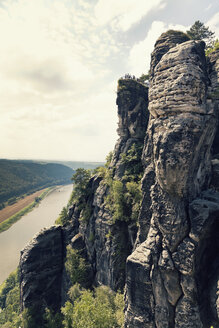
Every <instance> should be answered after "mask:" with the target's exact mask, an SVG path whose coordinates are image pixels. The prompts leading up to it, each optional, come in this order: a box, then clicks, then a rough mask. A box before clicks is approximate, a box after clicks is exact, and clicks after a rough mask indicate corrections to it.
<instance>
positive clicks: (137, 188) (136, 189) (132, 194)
mask: <svg viewBox="0 0 219 328" xmlns="http://www.w3.org/2000/svg"><path fill="white" fill-rule="evenodd" d="M126 190H127V192H126V194H125V198H126V202H127V204H128V205H129V206H130V207H131V219H132V220H134V221H137V219H138V214H139V211H140V207H141V200H142V191H141V184H140V182H138V183H137V182H135V181H130V182H127V183H126Z"/></svg>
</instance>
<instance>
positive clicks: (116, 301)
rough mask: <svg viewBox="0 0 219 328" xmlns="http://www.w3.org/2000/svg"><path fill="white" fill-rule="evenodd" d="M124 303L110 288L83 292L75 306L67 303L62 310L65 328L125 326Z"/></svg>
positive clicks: (117, 327)
mask: <svg viewBox="0 0 219 328" xmlns="http://www.w3.org/2000/svg"><path fill="white" fill-rule="evenodd" d="M123 308H124V301H123V296H122V295H121V294H119V293H118V294H115V293H114V292H113V291H112V290H110V289H109V288H108V287H98V288H96V289H95V291H94V292H92V291H89V290H84V291H82V293H81V295H80V297H79V298H78V299H76V300H75V302H74V304H72V303H71V302H70V301H67V302H66V304H65V306H64V307H63V308H62V313H63V315H64V321H63V325H64V327H65V328H73V327H74V328H84V327H86V328H112V327H114V328H119V327H122V326H123Z"/></svg>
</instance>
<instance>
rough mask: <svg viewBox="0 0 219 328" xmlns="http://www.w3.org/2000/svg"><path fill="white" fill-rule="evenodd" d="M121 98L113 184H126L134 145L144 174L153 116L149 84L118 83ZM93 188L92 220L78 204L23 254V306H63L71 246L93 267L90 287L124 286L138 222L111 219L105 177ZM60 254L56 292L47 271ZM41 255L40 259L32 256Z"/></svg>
mask: <svg viewBox="0 0 219 328" xmlns="http://www.w3.org/2000/svg"><path fill="white" fill-rule="evenodd" d="M117 95H118V96H117V105H118V116H119V125H118V134H119V140H118V142H117V144H116V146H115V150H114V152H113V157H112V160H111V163H110V166H109V172H110V176H111V180H112V182H113V181H115V180H116V181H122V178H123V176H124V173H125V172H126V169H127V166H128V164H127V163H125V162H124V161H123V160H122V157H121V154H123V155H126V154H128V153H129V151H130V149H132V146H133V145H134V146H135V147H137V149H139V150H140V153H139V154H138V156H137V158H135V160H134V164H135V166H137V167H139V168H140V169H139V170H140V171H143V167H142V164H141V153H142V149H143V144H144V136H145V132H146V128H147V123H148V116H149V112H148V110H147V106H148V88H147V87H146V86H145V85H144V84H141V83H139V82H137V81H135V80H129V79H121V80H119V81H118V92H117ZM122 183H123V182H122ZM88 187H89V189H90V190H91V192H90V193H89V196H88V197H87V200H86V202H87V204H88V206H89V208H90V217H89V219H88V220H86V221H85V220H83V218H82V216H83V213H82V210H81V209H80V206H79V204H75V205H73V207H71V208H70V210H69V219H70V224H69V225H67V226H65V227H58V228H56V229H55V228H51V229H52V230H51V229H48V230H46V231H42V232H41V233H40V234H39V235H38V236H37V237H36V238H35V239H34V240H33V241H31V242H30V244H29V245H28V246H27V247H26V248H25V249H24V250H23V251H22V254H21V261H20V268H21V272H22V274H21V301H22V306H23V308H25V307H29V306H30V304H36V303H37V302H41V304H45V306H50V307H51V305H52V307H53V308H54V309H57V308H58V307H59V306H60V304H61V303H62V304H63V303H64V301H65V300H66V293H67V291H68V288H69V286H70V281H69V277H68V276H67V273H66V271H65V269H64V259H65V254H66V247H67V246H68V245H70V246H71V247H72V248H73V249H79V250H80V252H82V253H83V256H84V258H85V259H86V261H87V262H88V263H89V265H90V268H91V275H90V277H89V279H90V282H88V285H100V284H104V285H108V286H110V287H111V288H112V289H114V290H117V289H123V288H124V285H125V263H126V259H127V257H128V255H130V254H131V251H132V249H133V246H134V242H135V239H136V233H137V226H136V222H135V221H133V220H131V219H130V220H129V219H128V220H123V218H121V219H120V220H116V221H115V220H114V219H113V218H112V211H111V210H110V209H109V207H108V206H107V205H106V201H105V200H106V197H107V195H109V192H110V190H109V189H110V187H109V185H108V184H107V183H106V182H105V181H104V180H103V179H102V178H101V177H99V176H98V175H95V176H94V177H92V178H91V180H90V181H89V186H88ZM54 229H55V231H54ZM53 234H55V235H56V237H57V238H58V236H57V234H59V238H60V239H59V241H58V240H57V243H56V244H55V245H54V243H53V237H52V235H53ZM50 236H51V238H50ZM56 252H57V263H56V266H57V270H54V272H53V278H54V281H55V280H56V281H58V283H57V286H56V288H54V286H53V285H52V284H51V285H50V278H51V277H50V271H49V270H48V268H49V267H50V266H51V267H54V263H53V261H54V260H55V257H54V258H53V256H52V254H55V253H56ZM38 253H39V256H38V258H37V256H36V257H34V256H33V255H32V254H38ZM59 254H60V258H59V256H58V255H59ZM61 254H62V256H61ZM42 259H43V260H42ZM40 277H42V279H43V281H44V284H42V281H41V278H40ZM60 281H61V284H60ZM33 284H34V288H33ZM41 285H42V286H43V290H42V288H41ZM36 291H38V294H37V292H36ZM50 294H51V295H52V298H53V302H54V304H50V302H49V300H48V299H47V295H50ZM57 295H59V298H57ZM60 295H61V298H60Z"/></svg>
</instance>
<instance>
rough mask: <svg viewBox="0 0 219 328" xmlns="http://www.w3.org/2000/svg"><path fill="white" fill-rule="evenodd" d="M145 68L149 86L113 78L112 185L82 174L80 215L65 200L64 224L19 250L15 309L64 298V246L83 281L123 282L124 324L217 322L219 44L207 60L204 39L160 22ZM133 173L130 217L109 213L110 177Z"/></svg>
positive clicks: (147, 327)
mask: <svg viewBox="0 0 219 328" xmlns="http://www.w3.org/2000/svg"><path fill="white" fill-rule="evenodd" d="M150 72H151V78H150V87H149V91H148V88H147V87H146V86H145V85H143V84H141V83H139V82H137V81H135V80H132V79H120V80H119V82H118V92H117V95H118V96H117V105H118V116H119V126H118V134H119V140H118V142H117V144H116V146H115V149H114V152H113V156H112V159H111V162H110V164H108V173H109V176H110V179H111V180H110V181H111V184H109V183H108V182H107V181H106V179H105V178H104V177H101V176H100V175H98V174H96V175H95V176H93V177H92V178H91V180H90V181H89V190H91V192H90V193H89V195H88V196H87V199H86V203H87V204H88V205H89V209H90V215H89V218H88V219H87V220H86V221H85V220H83V213H82V210H81V209H80V206H79V204H74V205H73V206H72V208H70V210H69V219H70V224H68V225H67V226H64V227H60V226H58V227H52V228H50V229H48V230H44V231H43V232H41V233H40V234H39V235H38V236H37V237H36V238H35V239H34V240H33V241H32V242H31V243H30V244H29V245H28V246H27V247H26V248H25V249H24V250H23V251H22V254H21V261H20V268H21V301H22V306H23V308H25V307H29V306H30V304H39V303H41V304H43V306H49V307H52V308H53V309H55V310H56V309H58V308H59V307H60V304H63V302H64V301H65V300H66V293H67V290H68V288H69V277H68V275H67V273H66V271H65V269H64V261H65V254H66V247H67V246H69V245H70V246H71V247H72V248H73V249H77V250H80V252H81V254H83V257H84V258H85V259H86V261H87V262H88V263H89V267H90V275H89V279H88V280H89V281H88V285H89V284H90V285H99V284H105V285H108V286H110V287H111V288H112V289H114V290H117V289H121V288H123V287H124V285H125V301H126V308H125V327H126V328H171V327H172V328H174V327H175V328H186V327H188V328H196V327H197V328H201V327H203V328H209V327H210V326H211V325H213V326H214V328H215V327H219V296H218V295H219V241H218V234H219V220H218V215H219V143H218V140H219V135H218V133H219V132H218V131H219V129H218V106H219V92H218V90H219V84H218V83H219V52H214V53H212V54H211V55H210V56H209V58H208V59H207V60H206V58H205V53H204V43H203V42H201V41H190V40H188V38H187V36H186V35H185V34H183V33H181V32H174V31H169V32H167V33H164V34H162V35H161V37H160V38H159V39H158V41H157V42H156V44H155V50H154V51H153V53H152V59H151V69H150ZM148 99H149V100H148ZM148 104H149V107H148ZM147 107H148V109H149V112H148V109H147ZM149 114H150V115H149ZM133 149H138V153H135V156H134V161H133V159H132V160H130V157H131V155H130V154H132V152H133ZM124 158H125V159H126V160H124ZM142 165H143V166H142ZM130 172H131V173H130ZM135 174H136V176H137V175H138V176H142V175H143V178H142V202H141V207H140V213H139V216H138V224H136V222H135V221H134V220H133V219H132V218H131V212H130V208H129V211H128V206H129V205H125V209H124V213H126V214H124V215H125V216H124V217H119V219H117V220H115V218H114V216H113V211H112V210H111V209H110V208H109V206H108V205H107V197H108V196H109V195H110V193H111V189H112V188H113V187H112V186H113V182H117V183H119V185H120V187H121V188H123V189H121V190H125V189H124V188H126V183H127V181H129V179H130V178H131V177H132V179H133V176H134V175H135ZM127 177H128V178H127ZM127 179H128V180H127ZM134 181H135V180H134ZM135 182H136V181H135ZM112 206H113V205H112ZM127 213H128V214H127ZM125 266H126V269H125ZM51 277H52V279H51ZM42 286H43V287H42ZM39 307H40V305H39Z"/></svg>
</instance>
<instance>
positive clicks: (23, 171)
mask: <svg viewBox="0 0 219 328" xmlns="http://www.w3.org/2000/svg"><path fill="white" fill-rule="evenodd" d="M73 173H74V171H73V170H72V169H71V168H69V167H67V166H64V165H61V164H55V163H35V162H31V161H17V160H16V161H15V160H5V159H2V160H0V206H3V203H5V202H9V204H10V203H13V201H14V200H15V199H16V197H19V196H21V195H24V194H26V193H31V192H34V191H36V190H38V189H41V188H46V187H49V186H52V185H61V184H68V183H70V181H71V177H72V174H73Z"/></svg>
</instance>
